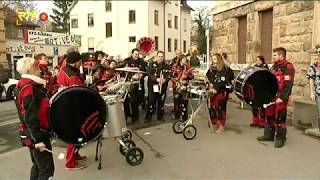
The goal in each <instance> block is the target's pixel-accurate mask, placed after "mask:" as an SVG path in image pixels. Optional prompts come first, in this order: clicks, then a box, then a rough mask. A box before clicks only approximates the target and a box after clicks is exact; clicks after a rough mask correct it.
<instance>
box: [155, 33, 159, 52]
mask: <svg viewBox="0 0 320 180" xmlns="http://www.w3.org/2000/svg"><path fill="white" fill-rule="evenodd" d="M154 42H155V44H156V50H158V47H159V44H158V43H159V37H158V36H155V37H154Z"/></svg>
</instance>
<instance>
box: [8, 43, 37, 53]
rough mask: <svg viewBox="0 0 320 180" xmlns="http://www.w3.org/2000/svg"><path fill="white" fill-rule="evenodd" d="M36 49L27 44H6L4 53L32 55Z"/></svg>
mask: <svg viewBox="0 0 320 180" xmlns="http://www.w3.org/2000/svg"><path fill="white" fill-rule="evenodd" d="M35 50H36V47H35V46H34V45H29V44H7V47H6V52H27V53H34V52H35Z"/></svg>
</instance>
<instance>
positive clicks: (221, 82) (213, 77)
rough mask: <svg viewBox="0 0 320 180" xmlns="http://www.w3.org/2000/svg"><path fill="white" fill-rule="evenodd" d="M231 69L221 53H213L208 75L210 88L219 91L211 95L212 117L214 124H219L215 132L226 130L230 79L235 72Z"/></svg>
mask: <svg viewBox="0 0 320 180" xmlns="http://www.w3.org/2000/svg"><path fill="white" fill-rule="evenodd" d="M231 72H232V71H229V70H228V68H227V67H226V65H225V63H224V62H223V59H222V56H221V55H220V54H213V57H212V66H211V68H210V69H209V70H208V72H207V74H206V77H207V79H208V81H209V88H213V89H215V90H216V91H217V93H216V94H214V95H212V96H211V97H210V109H209V110H210V117H211V123H212V124H213V125H215V124H217V125H218V126H219V128H218V130H216V131H215V133H217V134H220V133H222V132H223V131H224V127H225V124H226V109H227V103H226V101H227V100H228V99H227V93H228V92H227V90H228V89H227V87H228V84H229V79H232V77H231V76H233V72H232V74H231V75H230V73H231Z"/></svg>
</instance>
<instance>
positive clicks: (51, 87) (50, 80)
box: [39, 64, 58, 97]
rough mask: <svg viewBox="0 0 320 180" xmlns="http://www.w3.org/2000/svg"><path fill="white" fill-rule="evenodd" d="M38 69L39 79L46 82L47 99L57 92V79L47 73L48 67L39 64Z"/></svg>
mask: <svg viewBox="0 0 320 180" xmlns="http://www.w3.org/2000/svg"><path fill="white" fill-rule="evenodd" d="M39 69H40V77H41V78H42V79H44V80H46V89H47V94H48V96H49V97H51V96H52V95H53V94H54V93H56V92H57V90H58V89H57V79H56V78H55V77H54V76H53V75H52V73H51V72H50V71H49V68H48V66H46V65H43V64H40V65H39Z"/></svg>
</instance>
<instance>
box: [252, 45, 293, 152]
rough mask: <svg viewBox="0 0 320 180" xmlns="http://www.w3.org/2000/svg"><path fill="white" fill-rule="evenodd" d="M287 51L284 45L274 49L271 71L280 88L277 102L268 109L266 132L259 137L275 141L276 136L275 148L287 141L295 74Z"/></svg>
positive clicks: (262, 139) (260, 139)
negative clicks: (289, 102) (288, 107)
mask: <svg viewBox="0 0 320 180" xmlns="http://www.w3.org/2000/svg"><path fill="white" fill-rule="evenodd" d="M286 53H287V52H286V49H285V48H282V47H279V48H275V49H273V53H272V60H273V63H274V64H273V66H272V68H271V71H272V73H273V74H274V75H275V76H276V77H277V79H278V86H279V89H278V93H277V95H276V97H275V99H274V101H275V104H273V105H270V106H268V107H267V109H266V119H267V122H266V125H265V128H264V134H263V136H261V137H258V138H257V140H258V141H274V136H275V138H276V141H275V144H274V147H275V148H281V147H283V146H284V144H285V141H286V134H287V124H286V119H287V106H288V101H289V96H290V95H291V91H292V87H293V82H294V74H295V69H294V66H293V64H292V63H290V62H289V61H288V60H287V59H286ZM275 133H276V135H275Z"/></svg>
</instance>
